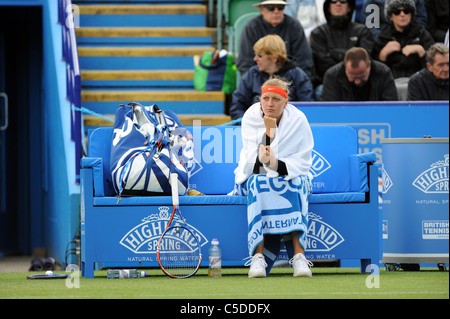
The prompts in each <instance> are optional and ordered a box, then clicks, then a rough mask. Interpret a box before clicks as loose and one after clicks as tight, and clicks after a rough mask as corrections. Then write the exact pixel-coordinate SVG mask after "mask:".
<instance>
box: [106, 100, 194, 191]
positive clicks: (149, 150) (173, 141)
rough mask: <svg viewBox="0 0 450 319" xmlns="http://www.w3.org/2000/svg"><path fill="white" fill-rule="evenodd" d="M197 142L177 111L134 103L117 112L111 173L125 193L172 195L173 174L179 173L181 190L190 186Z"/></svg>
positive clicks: (114, 184)
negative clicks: (180, 119) (195, 142)
mask: <svg viewBox="0 0 450 319" xmlns="http://www.w3.org/2000/svg"><path fill="white" fill-rule="evenodd" d="M193 157H194V144H193V141H192V135H191V133H190V132H189V131H188V130H187V129H185V128H184V127H183V126H182V125H181V123H180V121H179V120H178V117H177V116H176V114H175V113H173V112H171V111H168V110H167V111H163V110H160V109H159V108H158V107H157V106H156V105H152V106H146V107H144V106H142V105H141V104H139V103H136V102H132V103H129V104H128V105H123V106H120V107H119V108H118V109H117V111H116V117H115V122H114V133H113V137H112V141H111V176H112V182H113V186H114V190H115V191H116V193H117V194H118V195H119V196H122V195H153V194H154V195H161V194H167V195H168V194H170V193H171V186H170V178H169V176H170V173H171V172H175V173H177V174H178V190H179V191H178V192H179V195H184V194H185V193H186V190H187V188H188V187H189V172H190V170H191V169H192V168H193V166H194V160H193Z"/></svg>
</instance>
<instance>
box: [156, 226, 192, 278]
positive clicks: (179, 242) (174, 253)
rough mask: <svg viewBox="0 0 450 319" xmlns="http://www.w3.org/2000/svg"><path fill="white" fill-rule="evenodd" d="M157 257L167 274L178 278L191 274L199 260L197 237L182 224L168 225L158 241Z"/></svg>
mask: <svg viewBox="0 0 450 319" xmlns="http://www.w3.org/2000/svg"><path fill="white" fill-rule="evenodd" d="M158 259H159V263H160V266H161V268H162V269H163V271H164V272H165V273H166V274H167V275H169V276H171V277H178V278H181V277H189V276H192V275H193V274H195V273H196V271H197V269H198V267H199V265H200V262H201V252H200V246H199V243H198V240H197V238H196V237H195V235H194V234H193V233H192V231H191V230H190V229H188V228H186V227H184V226H173V227H169V228H168V229H167V230H166V231H165V232H164V234H163V236H162V237H161V240H160V242H159V249H158Z"/></svg>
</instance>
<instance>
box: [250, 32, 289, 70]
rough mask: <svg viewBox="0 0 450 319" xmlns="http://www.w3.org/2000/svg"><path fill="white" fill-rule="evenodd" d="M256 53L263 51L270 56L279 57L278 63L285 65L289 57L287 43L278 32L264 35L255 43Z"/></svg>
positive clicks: (254, 49)
mask: <svg viewBox="0 0 450 319" xmlns="http://www.w3.org/2000/svg"><path fill="white" fill-rule="evenodd" d="M253 51H255V53H261V54H263V55H265V56H268V57H269V58H277V65H278V66H280V67H281V66H283V65H284V63H285V62H286V59H287V53H286V45H285V44H284V41H283V39H282V38H281V37H280V36H279V35H276V34H269V35H266V36H265V37H262V38H261V39H259V40H258V41H256V43H255V44H254V45H253Z"/></svg>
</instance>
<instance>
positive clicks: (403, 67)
mask: <svg viewBox="0 0 450 319" xmlns="http://www.w3.org/2000/svg"><path fill="white" fill-rule="evenodd" d="M389 41H398V42H399V43H400V45H401V48H404V47H405V46H407V45H410V44H420V45H421V46H422V47H423V48H424V49H425V50H428V48H429V47H430V46H431V45H432V44H433V43H434V40H433V38H432V37H431V34H430V33H429V32H428V31H426V30H425V29H424V28H423V27H422V26H421V25H420V24H419V23H418V22H416V21H412V22H411V23H410V24H409V25H408V26H407V27H406V28H405V30H403V32H398V31H397V30H395V27H394V24H393V23H392V22H390V23H389V25H387V26H386V27H385V28H384V29H383V31H381V33H380V35H379V36H378V38H377V39H375V43H374V45H373V50H372V57H373V58H374V59H375V60H379V59H380V58H379V55H380V51H381V50H382V49H383V48H384V46H385V45H386V44H387V43H388V42H389ZM384 63H385V64H386V65H387V66H389V67H390V68H391V70H392V74H393V75H394V79H397V78H400V77H410V76H411V75H413V74H414V73H416V72H417V71H420V70H421V69H422V68H424V67H425V65H426V61H425V55H424V56H423V57H420V56H419V55H418V54H416V53H415V54H410V55H409V56H406V55H404V54H403V53H402V52H401V51H396V52H393V53H391V54H389V55H388V56H387V58H386V62H384Z"/></svg>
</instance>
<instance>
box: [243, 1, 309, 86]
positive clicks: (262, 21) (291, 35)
mask: <svg viewBox="0 0 450 319" xmlns="http://www.w3.org/2000/svg"><path fill="white" fill-rule="evenodd" d="M286 5H288V4H287V3H286V1H282V0H276V1H267V0H261V2H260V3H258V4H255V5H254V6H255V7H258V8H259V11H260V13H261V14H260V15H259V16H256V17H253V18H251V19H250V20H248V21H247V23H246V24H245V26H244V28H243V30H242V34H241V37H240V39H239V47H238V56H237V61H236V66H237V68H238V70H239V71H240V72H241V74H242V75H243V74H244V73H245V72H247V71H248V69H250V68H251V67H252V66H253V65H255V62H254V60H253V57H254V54H253V45H254V44H255V43H256V41H258V40H259V39H260V38H262V37H264V36H266V35H268V34H277V35H279V36H280V37H281V38H282V39H283V41H284V43H285V44H286V51H287V54H288V56H289V57H291V59H292V60H293V62H294V63H295V64H296V65H297V66H299V67H300V68H301V69H302V70H303V71H305V73H306V74H307V75H308V76H309V77H310V78H311V72H312V65H313V59H312V53H311V48H310V47H309V44H308V41H307V39H306V36H305V32H304V31H303V27H302V25H301V24H300V22H299V21H298V20H297V19H294V18H293V17H291V16H288V15H285V14H284V7H285V6H286Z"/></svg>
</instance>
